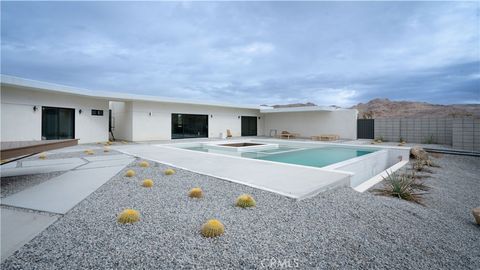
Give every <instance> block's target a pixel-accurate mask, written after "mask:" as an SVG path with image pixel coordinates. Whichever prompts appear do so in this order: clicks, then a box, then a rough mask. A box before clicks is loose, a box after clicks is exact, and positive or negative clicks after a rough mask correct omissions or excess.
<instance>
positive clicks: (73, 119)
mask: <svg viewBox="0 0 480 270" xmlns="http://www.w3.org/2000/svg"><path fill="white" fill-rule="evenodd" d="M41 108H42V110H41V112H42V115H41V119H42V123H41V126H42V129H41V131H40V132H41V135H40V138H41V139H42V140H44V139H43V137H45V136H43V135H45V134H44V129H45V124H46V123H45V122H44V119H43V113H44V112H43V110H44V109H56V110H59V109H63V110H70V111H72V112H73V113H72V134H73V138H71V139H75V138H76V129H75V123H76V116H75V114H76V110H75V108H68V107H53V106H42V107H41ZM57 121H60V118H59V119H57ZM57 126H58V127H59V126H60V125H59V123H57ZM45 140H58V139H45Z"/></svg>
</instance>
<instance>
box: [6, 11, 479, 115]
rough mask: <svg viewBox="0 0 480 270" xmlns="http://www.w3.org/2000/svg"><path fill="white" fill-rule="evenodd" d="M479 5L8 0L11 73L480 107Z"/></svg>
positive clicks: (208, 95) (222, 98) (121, 85)
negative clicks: (13, 0) (25, 0)
mask: <svg viewBox="0 0 480 270" xmlns="http://www.w3.org/2000/svg"><path fill="white" fill-rule="evenodd" d="M479 18H480V4H479V2H465V3H462V2H418V3H417V2H405V3H399V2H361V3H360V2H353V3H352V2H333V3H332V2H302V3H294V2H230V3H227V2H213V3H212V2H193V3H191V2H164V3H158V2H142V3H132V2H83V3H80V2H75V3H65V2H64V3H62V2H43V3H34V2H2V3H1V53H2V55H1V69H2V70H1V72H2V73H3V74H8V75H14V76H19V77H25V78H30V79H36V80H42V81H48V82H54V83H59V84H65V85H70V86H75V87H80V88H87V89H91V90H102V91H116V92H130V93H136V94H147V95H157V96H166V97H178V98H187V99H198V100H212V101H219V102H230V103H239V104H285V103H294V102H307V101H310V102H314V103H317V104H319V105H332V104H336V105H340V106H350V105H353V104H355V103H357V102H366V101H368V100H370V99H372V98H377V97H378V98H384V97H385V98H390V99H393V100H418V101H426V102H433V103H442V104H449V103H480V45H479V44H480V29H479V27H480V19H479Z"/></svg>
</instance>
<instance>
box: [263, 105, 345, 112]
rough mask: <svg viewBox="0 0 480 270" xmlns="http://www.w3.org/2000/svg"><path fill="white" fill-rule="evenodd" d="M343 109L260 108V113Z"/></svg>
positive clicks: (334, 109)
mask: <svg viewBox="0 0 480 270" xmlns="http://www.w3.org/2000/svg"><path fill="white" fill-rule="evenodd" d="M338 110H344V109H337V108H334V107H328V106H304V107H284V108H268V107H267V108H260V112H261V113H282V112H321V111H325V112H332V111H338Z"/></svg>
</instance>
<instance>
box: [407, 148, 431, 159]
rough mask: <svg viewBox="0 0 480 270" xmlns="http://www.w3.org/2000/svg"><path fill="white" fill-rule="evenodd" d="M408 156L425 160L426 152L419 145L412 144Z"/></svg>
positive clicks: (426, 157)
mask: <svg viewBox="0 0 480 270" xmlns="http://www.w3.org/2000/svg"><path fill="white" fill-rule="evenodd" d="M410 157H412V158H414V159H420V160H427V159H428V154H427V151H425V150H424V149H423V148H421V147H420V146H414V147H412V148H411V149H410Z"/></svg>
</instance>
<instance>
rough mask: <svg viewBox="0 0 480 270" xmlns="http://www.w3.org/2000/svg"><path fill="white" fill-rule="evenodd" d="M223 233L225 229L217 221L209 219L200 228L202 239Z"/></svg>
mask: <svg viewBox="0 0 480 270" xmlns="http://www.w3.org/2000/svg"><path fill="white" fill-rule="evenodd" d="M224 232H225V227H224V226H223V224H222V223H221V222H220V221H219V220H217V219H210V220H209V221H207V222H206V223H205V224H203V226H202V230H201V233H202V235H203V236H204V237H217V236H220V235H222V234H223V233H224Z"/></svg>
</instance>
